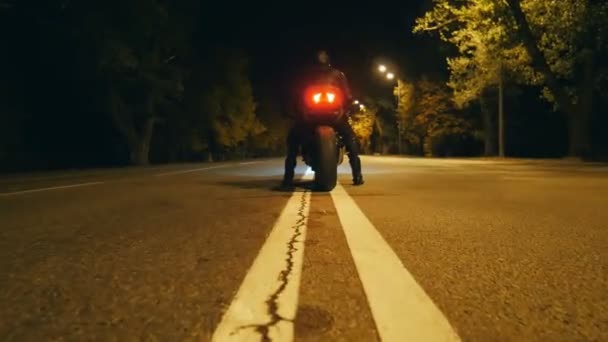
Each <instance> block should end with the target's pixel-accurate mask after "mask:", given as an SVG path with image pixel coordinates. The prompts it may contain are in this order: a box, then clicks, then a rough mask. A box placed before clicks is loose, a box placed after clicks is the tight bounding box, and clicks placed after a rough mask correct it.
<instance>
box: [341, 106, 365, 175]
mask: <svg viewBox="0 0 608 342" xmlns="http://www.w3.org/2000/svg"><path fill="white" fill-rule="evenodd" d="M336 130H337V131H338V134H340V136H341V137H342V139H343V141H344V146H346V151H347V152H348V161H349V163H350V168H351V170H352V174H353V183H354V184H355V185H361V184H363V175H362V173H361V158H359V143H358V142H357V138H356V136H355V132H354V131H353V128H352V127H351V126H350V124H349V123H348V119H347V118H346V117H343V118H342V119H341V120H339V121H338V123H337V124H336Z"/></svg>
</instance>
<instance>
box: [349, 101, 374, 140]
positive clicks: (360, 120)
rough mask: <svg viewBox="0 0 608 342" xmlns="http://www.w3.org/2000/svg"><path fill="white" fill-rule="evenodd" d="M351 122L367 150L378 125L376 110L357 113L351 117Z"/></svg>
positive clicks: (368, 109)
mask: <svg viewBox="0 0 608 342" xmlns="http://www.w3.org/2000/svg"><path fill="white" fill-rule="evenodd" d="M349 121H350V124H351V126H352V128H353V131H354V132H355V135H356V136H357V138H358V139H359V142H360V144H361V146H362V147H363V148H364V149H367V147H368V146H369V145H370V142H371V141H370V138H371V136H372V133H373V132H374V126H375V124H376V110H375V108H367V109H366V110H365V111H360V112H358V113H355V114H353V115H352V116H351V118H350V120H349Z"/></svg>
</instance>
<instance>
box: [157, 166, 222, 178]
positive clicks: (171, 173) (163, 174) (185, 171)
mask: <svg viewBox="0 0 608 342" xmlns="http://www.w3.org/2000/svg"><path fill="white" fill-rule="evenodd" d="M229 166H234V165H216V166H207V167H199V168H196V169H189V170H179V171H171V172H165V173H159V174H156V175H155V176H156V177H163V176H171V175H179V174H182V173H190V172H197V171H205V170H213V169H220V168H224V167H229Z"/></svg>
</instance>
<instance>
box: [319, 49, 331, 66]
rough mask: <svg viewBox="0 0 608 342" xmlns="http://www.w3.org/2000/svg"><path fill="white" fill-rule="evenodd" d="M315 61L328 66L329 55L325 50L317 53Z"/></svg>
mask: <svg viewBox="0 0 608 342" xmlns="http://www.w3.org/2000/svg"><path fill="white" fill-rule="evenodd" d="M317 61H318V62H319V63H321V64H323V65H329V54H328V53H327V51H325V50H319V51H318V52H317Z"/></svg>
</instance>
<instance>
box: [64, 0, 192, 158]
mask: <svg viewBox="0 0 608 342" xmlns="http://www.w3.org/2000/svg"><path fill="white" fill-rule="evenodd" d="M186 3H187V2H184V1H179V2H173V3H172V4H165V3H162V2H159V1H155V0H128V1H117V0H110V1H96V2H92V3H87V4H86V6H84V5H82V4H75V5H73V8H72V9H71V11H72V12H73V13H74V17H75V18H78V20H80V21H79V23H78V25H77V26H76V30H77V32H76V33H75V35H76V36H77V39H78V41H79V42H80V44H81V45H82V46H83V47H84V49H88V50H89V54H92V55H93V56H95V57H94V68H95V70H94V75H95V77H96V79H97V80H99V81H101V82H102V83H103V84H104V85H105V101H106V104H107V107H106V108H107V112H108V113H109V114H110V117H111V119H112V122H113V123H114V125H115V127H116V128H117V129H118V131H119V132H120V133H121V134H122V136H123V137H124V138H125V140H126V142H127V145H128V147H129V151H130V161H131V163H132V164H139V165H142V164H147V163H148V161H149V152H150V142H151V139H152V135H153V132H154V128H155V126H156V125H157V124H158V123H161V122H165V121H166V120H167V116H168V115H169V113H176V112H175V111H174V110H172V108H173V107H174V106H176V105H178V104H179V103H180V102H181V100H182V95H183V92H184V79H185V76H186V69H185V68H184V67H183V66H180V65H179V63H178V62H177V61H178V60H179V59H180V58H184V57H186V56H187V54H188V53H189V43H190V42H189V37H190V36H191V30H192V26H191V22H189V21H188V20H186V19H185V18H190V20H191V21H193V20H194V18H193V17H192V16H188V15H186V13H185V12H186V11H187V6H184V5H185V4H186ZM78 6H82V7H78Z"/></svg>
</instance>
